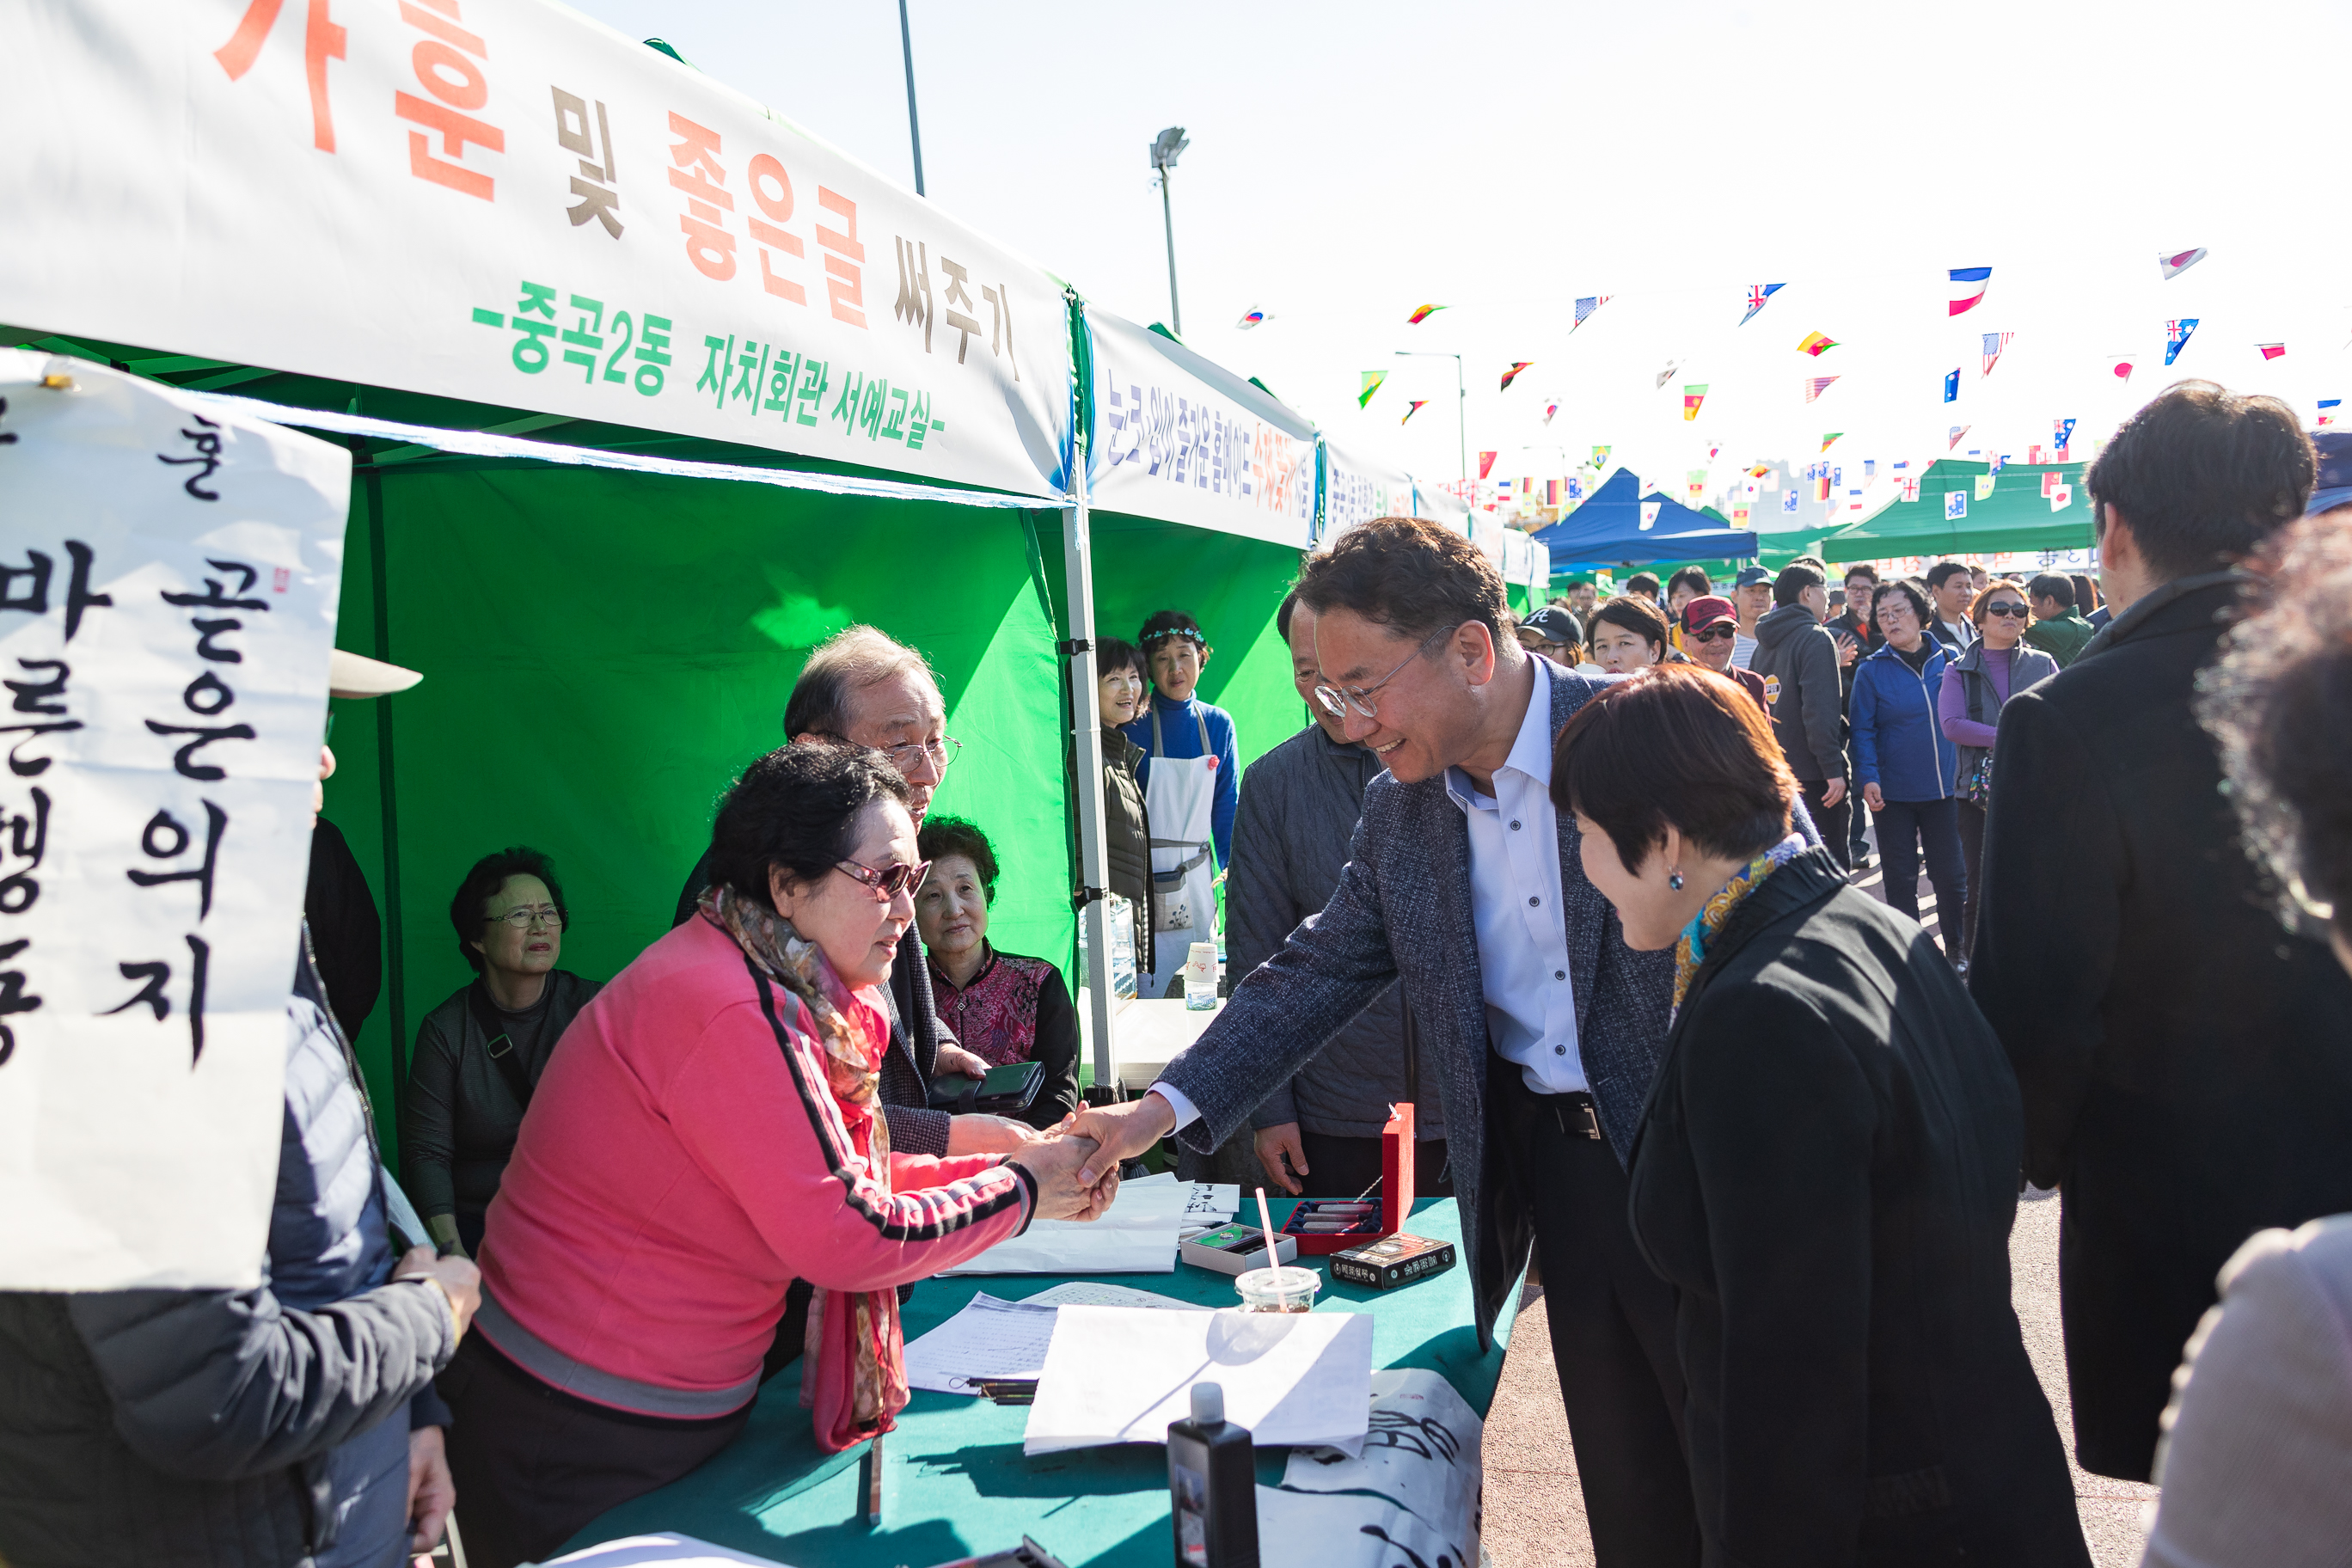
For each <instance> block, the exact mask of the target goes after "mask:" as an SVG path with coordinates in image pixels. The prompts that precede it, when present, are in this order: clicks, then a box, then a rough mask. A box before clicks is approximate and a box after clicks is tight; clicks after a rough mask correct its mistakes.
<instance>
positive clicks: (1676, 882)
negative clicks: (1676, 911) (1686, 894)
mask: <svg viewBox="0 0 2352 1568" xmlns="http://www.w3.org/2000/svg"><path fill="white" fill-rule="evenodd" d="M1666 886H1667V887H1669V888H1672V889H1674V890H1675V892H1677V893H1679V892H1681V891H1682V890H1683V874H1682V873H1681V872H1680V871H1669V872H1667V873H1666Z"/></svg>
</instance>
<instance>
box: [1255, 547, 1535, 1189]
mask: <svg viewBox="0 0 2352 1568" xmlns="http://www.w3.org/2000/svg"><path fill="white" fill-rule="evenodd" d="M1536 614H1537V616H1551V617H1553V618H1554V619H1555V620H1559V621H1568V622H1570V624H1573V622H1574V619H1575V617H1574V616H1570V614H1569V613H1568V612H1567V611H1566V610H1558V609H1553V608H1551V607H1550V606H1549V605H1547V606H1546V607H1545V608H1544V609H1542V610H1539V611H1538V612H1537V613H1536ZM1534 619H1535V617H1530V622H1529V623H1528V624H1532V622H1533V620H1534ZM1274 629H1275V630H1276V633H1278V634H1279V635H1280V636H1281V637H1282V640H1283V641H1284V642H1285V643H1286V644H1288V645H1289V647H1290V668H1291V677H1292V679H1293V681H1294V683H1295V684H1297V687H1298V695H1299V698H1300V699H1301V700H1303V701H1305V702H1306V703H1307V711H1308V713H1309V714H1310V715H1312V716H1313V719H1314V721H1313V722H1312V723H1310V724H1308V725H1307V728H1305V729H1304V730H1301V731H1298V733H1297V734H1296V735H1293V736H1292V737H1290V739H1288V740H1287V741H1285V742H1282V744H1280V745H1279V746H1276V747H1275V749H1274V750H1272V751H1270V752H1266V753H1265V755H1264V756H1262V757H1260V758H1259V759H1258V760H1257V761H1255V762H1254V763H1251V764H1250V765H1249V772H1248V773H1244V774H1243V775H1242V797H1241V807H1240V809H1239V810H1237V811H1236V812H1234V869H1233V875H1232V876H1231V877H1229V878H1227V879H1226V881H1225V944H1226V945H1225V955H1226V960H1227V963H1226V967H1227V969H1228V970H1229V971H1230V972H1231V973H1234V974H1235V975H1242V974H1247V973H1249V972H1250V971H1251V970H1253V969H1255V968H1256V967H1257V966H1258V965H1259V964H1261V963H1265V961H1266V960H1267V959H1269V958H1271V957H1273V956H1274V952H1275V949H1276V948H1278V947H1280V946H1281V945H1282V942H1283V939H1284V938H1285V937H1287V936H1288V935H1289V934H1290V933H1291V932H1292V931H1295V930H1297V927H1298V922H1299V921H1303V920H1305V919H1306V918H1307V916H1308V915H1311V914H1313V913H1314V912H1315V911H1316V910H1319V909H1321V908H1322V907H1323V906H1324V905H1325V904H1326V903H1328V901H1329V900H1330V898H1331V889H1334V888H1336V887H1338V886H1339V872H1340V870H1341V869H1342V868H1344V867H1345V866H1346V865H1347V864H1348V846H1349V841H1350V840H1352V839H1353V838H1354V837H1355V836H1356V819H1357V818H1358V817H1359V816H1361V815H1363V809H1364V791H1365V790H1366V789H1367V788H1368V787H1369V786H1370V784H1371V782H1372V781H1373V780H1374V779H1376V778H1378V777H1379V776H1380V775H1381V772H1382V768H1381V760H1380V759H1379V758H1378V757H1376V756H1374V755H1372V753H1371V752H1370V749H1369V748H1367V747H1364V746H1360V745H1358V744H1356V743H1355V742H1353V741H1350V740H1349V739H1348V737H1347V727H1346V726H1345V725H1344V724H1342V723H1341V722H1340V721H1339V720H1338V719H1337V718H1335V717H1333V716H1332V715H1331V714H1330V713H1329V712H1328V710H1325V708H1324V707H1323V705H1322V704H1321V703H1319V702H1318V701H1316V700H1315V688H1316V687H1317V686H1318V685H1319V684H1321V682H1322V679H1323V676H1322V673H1321V671H1320V669H1319V668H1318V666H1317V663H1316V658H1315V612H1314V611H1312V610H1310V609H1308V608H1307V606H1306V605H1302V604H1300V603H1299V602H1298V593H1297V590H1296V589H1293V590H1292V591H1291V594H1290V596H1289V597H1288V598H1286V599H1285V600H1283V601H1282V607H1281V608H1280V609H1279V610H1277V611H1276V612H1275V616H1274ZM1522 629H1523V630H1524V629H1525V627H1524V626H1523V627H1522ZM1544 629H1545V630H1549V631H1555V632H1557V631H1560V630H1562V629H1563V628H1560V627H1559V626H1546V627H1545V628H1544ZM1578 640H1579V641H1581V640H1582V637H1581V636H1580V637H1579V638H1578ZM1526 641H1527V639H1526V638H1525V637H1522V638H1521V639H1520V643H1521V646H1523V647H1524V646H1526ZM1529 651H1530V652H1536V651H1539V650H1537V649H1533V648H1530V649H1529ZM1546 657H1549V655H1547V656H1546ZM1553 662H1554V663H1558V662H1559V661H1558V660H1554V661H1553ZM1411 1031H1412V1015H1411V1014H1410V1013H1409V1012H1408V1011H1407V1010H1406V1007H1405V1005H1404V996H1403V994H1402V993H1400V992H1399V991H1397V990H1396V989H1395V988H1393V987H1391V989H1389V990H1388V991H1385V992H1383V993H1382V994H1381V995H1380V997H1379V998H1378V999H1377V1000H1375V1001H1374V1002H1373V1003H1372V1005H1370V1006H1369V1007H1367V1008H1365V1009H1364V1010H1363V1011H1362V1012H1361V1013H1359V1014H1357V1015H1356V1016H1355V1018H1354V1019H1353V1020H1352V1021H1351V1022H1350V1023H1349V1025H1348V1026H1346V1027H1345V1028H1343V1029H1341V1030H1340V1031H1339V1033H1338V1034H1336V1035H1334V1036H1332V1037H1331V1038H1330V1040H1329V1042H1328V1044H1326V1045H1325V1046H1324V1047H1323V1048H1322V1049H1321V1050H1320V1051H1318V1052H1317V1053H1316V1054H1315V1056H1314V1057H1313V1058H1312V1059H1310V1060H1309V1061H1308V1062H1307V1065H1306V1066H1305V1067H1302V1068H1299V1069H1298V1071H1297V1074H1296V1075H1294V1076H1293V1077H1292V1079H1291V1080H1290V1081H1289V1082H1288V1083H1286V1084H1284V1085H1283V1086H1282V1087H1281V1088H1280V1089H1276V1090H1275V1091H1274V1092H1273V1093H1272V1094H1270V1095H1268V1096H1267V1097H1266V1099H1265V1102H1264V1103H1263V1104H1261V1105H1260V1106H1259V1107H1258V1108H1257V1109H1256V1110H1255V1111H1252V1112H1251V1113H1250V1125H1251V1127H1253V1128H1254V1129H1255V1130H1256V1138H1255V1145H1256V1151H1257V1161H1258V1163H1259V1164H1261V1165H1263V1166H1265V1175H1264V1176H1260V1175H1259V1174H1258V1173H1257V1172H1255V1171H1251V1172H1250V1173H1248V1179H1249V1180H1251V1181H1253V1182H1255V1181H1269V1182H1271V1183H1272V1184H1276V1185H1279V1186H1280V1187H1281V1188H1282V1189H1283V1190H1284V1191H1286V1192H1288V1193H1293V1194H1298V1193H1304V1194H1306V1195H1307V1196H1308V1197H1320V1198H1351V1197H1354V1196H1355V1195H1356V1194H1359V1193H1361V1192H1363V1191H1365V1190H1366V1189H1367V1188H1369V1187H1370V1186H1371V1184H1373V1183H1375V1182H1377V1181H1379V1180H1380V1179H1381V1153H1382V1149H1381V1129H1382V1128H1383V1127H1385V1126H1386V1125H1387V1124H1388V1121H1389V1108H1390V1107H1391V1106H1394V1105H1399V1104H1403V1103H1406V1102H1408V1101H1411V1102H1415V1110H1414V1114H1413V1136H1414V1140H1415V1144H1414V1150H1413V1191H1414V1193H1416V1194H1419V1195H1421V1196H1423V1197H1450V1196H1452V1195H1453V1193H1454V1186H1453V1184H1452V1183H1451V1182H1450V1181H1447V1180H1445V1179H1444V1170H1445V1117H1444V1113H1443V1112H1442V1111H1441V1110H1439V1109H1438V1105H1437V1100H1436V1097H1435V1096H1434V1095H1424V1094H1423V1093H1422V1092H1421V1074H1420V1069H1419V1063H1418V1061H1417V1060H1416V1057H1417V1050H1416V1047H1415V1043H1414V1040H1413V1037H1412V1032H1411Z"/></svg>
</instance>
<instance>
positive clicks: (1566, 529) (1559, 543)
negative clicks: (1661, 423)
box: [1535, 468, 1756, 572]
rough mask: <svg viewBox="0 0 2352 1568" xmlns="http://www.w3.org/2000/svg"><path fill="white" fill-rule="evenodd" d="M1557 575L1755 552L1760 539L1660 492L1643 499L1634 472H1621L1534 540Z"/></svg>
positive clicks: (1612, 476)
mask: <svg viewBox="0 0 2352 1568" xmlns="http://www.w3.org/2000/svg"><path fill="white" fill-rule="evenodd" d="M1535 541H1536V542H1537V543H1538V544H1540V545H1542V546H1544V547H1545V548H1546V549H1547V550H1549V552H1550V558H1551V566H1552V570H1553V571H1555V572H1558V571H1564V570H1567V569H1568V568H1570V567H1574V566H1584V565H1614V566H1647V565H1650V564H1651V563H1655V562H1676V561H1685V560H1692V559H1703V558H1706V557H1744V556H1751V555H1753V554H1755V553H1756V535H1755V533H1754V532H1752V531H1748V530H1746V529H1735V528H1731V527H1729V526H1727V524H1726V523H1725V522H1724V521H1722V519H1720V518H1719V517H1714V516H1710V515H1708V514H1706V513H1705V512H1700V511H1695V510H1692V509H1690V508H1689V507H1686V506H1684V505H1682V504H1681V503H1680V502H1678V501H1674V500H1668V499H1667V498H1666V497H1664V495H1661V494H1660V493H1658V492H1657V491H1655V490H1652V491H1650V492H1649V493H1648V494H1646V495H1644V494H1643V493H1641V486H1640V483H1639V481H1637V480H1636V479H1634V477H1633V470H1632V469H1631V468H1619V469H1618V470H1617V471H1616V472H1615V473H1613V474H1612V475H1610V476H1609V478H1608V479H1606V480H1605V481H1603V482H1602V484H1601V487H1600V489H1597V490H1595V491H1594V492H1593V494H1592V499H1591V500H1588V501H1586V502H1585V503H1584V504H1583V505H1582V506H1580V507H1578V508H1577V509H1576V510H1574V511H1572V512H1570V513H1569V514H1568V515H1567V516H1566V517H1564V518H1562V519H1560V521H1558V522H1556V523H1554V524H1552V525H1551V526H1550V527H1549V528H1547V529H1545V530H1544V531H1542V532H1540V533H1538V534H1537V535H1536V536H1535Z"/></svg>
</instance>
